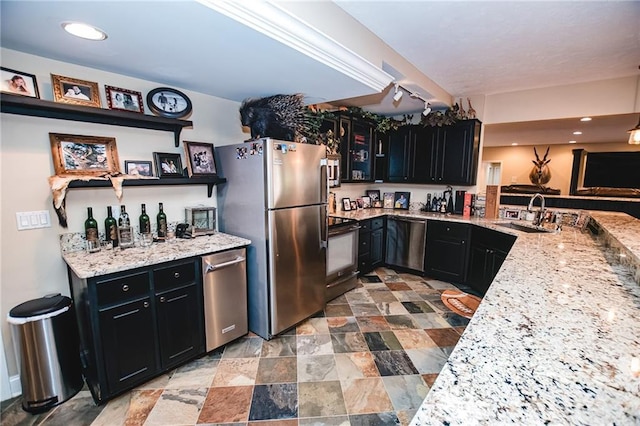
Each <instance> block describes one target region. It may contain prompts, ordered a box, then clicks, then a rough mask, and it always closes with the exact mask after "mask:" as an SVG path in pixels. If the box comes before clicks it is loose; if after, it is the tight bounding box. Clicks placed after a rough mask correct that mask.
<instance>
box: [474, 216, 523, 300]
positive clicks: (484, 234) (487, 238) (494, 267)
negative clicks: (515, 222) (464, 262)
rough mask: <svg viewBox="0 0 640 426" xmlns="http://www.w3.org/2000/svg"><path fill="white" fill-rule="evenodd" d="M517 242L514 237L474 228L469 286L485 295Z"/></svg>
mask: <svg viewBox="0 0 640 426" xmlns="http://www.w3.org/2000/svg"><path fill="white" fill-rule="evenodd" d="M515 240H516V237H515V236H513V235H509V234H505V233H503V232H499V231H494V230H492V229H488V228H484V227H480V226H473V229H472V231H471V249H470V253H469V270H468V276H467V284H469V286H471V287H472V288H473V289H474V290H476V291H478V292H479V293H480V294H483V295H484V293H485V292H486V291H487V289H488V288H489V286H490V285H491V283H492V282H493V279H494V278H495V276H496V274H497V273H498V271H499V270H500V267H501V266H502V263H503V262H504V260H505V259H506V258H507V254H508V253H509V250H511V247H512V246H513V243H514V242H515Z"/></svg>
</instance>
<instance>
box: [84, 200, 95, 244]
mask: <svg viewBox="0 0 640 426" xmlns="http://www.w3.org/2000/svg"><path fill="white" fill-rule="evenodd" d="M87 216H88V217H87V220H85V221H84V234H85V236H86V237H87V241H98V222H97V221H96V220H95V219H94V218H93V208H91V207H87Z"/></svg>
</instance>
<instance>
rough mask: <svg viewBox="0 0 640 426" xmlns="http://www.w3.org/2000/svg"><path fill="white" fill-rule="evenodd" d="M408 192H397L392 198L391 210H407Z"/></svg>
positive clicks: (409, 195) (409, 196)
mask: <svg viewBox="0 0 640 426" xmlns="http://www.w3.org/2000/svg"><path fill="white" fill-rule="evenodd" d="M410 198H411V193H410V192H402V191H398V192H396V193H395V195H394V197H393V208H394V209H399V210H409V199H410Z"/></svg>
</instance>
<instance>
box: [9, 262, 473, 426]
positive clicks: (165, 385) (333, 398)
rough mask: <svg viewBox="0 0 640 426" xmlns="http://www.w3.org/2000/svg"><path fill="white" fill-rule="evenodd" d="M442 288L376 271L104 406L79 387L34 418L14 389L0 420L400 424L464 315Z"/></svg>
mask: <svg viewBox="0 0 640 426" xmlns="http://www.w3.org/2000/svg"><path fill="white" fill-rule="evenodd" d="M450 288H454V289H455V288H456V287H455V286H453V285H451V284H448V283H445V282H442V281H437V280H432V279H428V278H425V277H420V276H416V275H411V274H404V273H397V272H395V271H393V270H391V269H387V268H378V269H376V270H375V271H374V272H373V273H370V274H369V275H365V276H362V277H361V278H360V279H359V285H358V288H356V289H354V290H351V291H350V292H348V293H345V294H344V295H342V296H340V297H338V298H336V299H334V300H332V301H331V302H330V303H329V304H328V305H327V307H326V309H325V310H324V311H323V312H320V313H318V314H317V315H316V316H314V317H313V318H309V319H308V320H306V321H304V322H302V323H301V324H299V325H298V326H297V327H295V328H294V329H292V330H290V331H288V332H285V333H283V334H282V335H279V336H278V337H276V338H274V339H272V340H270V341H265V340H263V339H262V338H260V337H257V336H255V335H253V334H251V333H250V334H249V335H248V336H245V337H243V338H241V339H238V340H236V341H234V342H232V343H230V344H228V345H226V346H225V347H222V348H219V349H218V350H215V351H213V352H211V353H209V354H207V355H206V356H203V357H201V358H199V359H196V360H194V361H192V362H190V363H188V364H185V365H183V366H181V367H179V368H176V369H175V370H173V371H171V372H169V373H167V374H164V375H162V376H160V377H158V378H156V379H154V380H151V381H150V382H147V383H145V384H143V385H142V386H140V387H138V388H136V389H134V390H131V391H130V392H127V393H126V394H124V395H122V396H119V397H117V398H115V399H113V400H111V401H109V402H108V403H107V404H105V405H103V406H96V405H95V404H94V402H93V400H92V398H91V395H90V393H89V391H88V390H86V387H85V389H83V390H81V391H80V392H79V393H78V394H77V395H76V396H74V397H73V398H72V399H70V400H69V401H67V402H65V403H64V404H61V405H60V406H58V407H55V408H54V409H52V410H50V411H48V412H46V413H43V414H39V415H31V414H28V413H26V412H24V411H23V410H22V409H21V407H20V403H21V401H20V398H19V397H18V398H14V399H12V400H9V401H5V402H3V403H2V413H1V414H2V417H1V419H0V423H1V424H2V425H3V426H9V425H47V426H50V425H64V426H75V425H92V426H97V425H109V426H111V425H196V424H208V425H212V424H213V425H216V424H233V425H263V424H264V425H269V426H276V425H277V426H289V425H300V426H311V425H354V426H356V425H397V424H401V425H407V424H409V423H410V422H411V419H412V418H413V415H414V414H415V412H416V410H417V409H418V407H419V406H420V404H421V403H422V401H423V399H424V398H425V396H426V395H427V392H428V391H429V387H430V386H431V385H432V384H433V382H434V381H435V379H436V377H437V376H438V373H439V372H440V370H441V369H442V367H443V365H444V363H445V362H446V361H447V358H448V356H449V354H450V353H451V351H452V350H453V347H454V346H455V344H456V343H457V341H458V339H459V338H460V335H461V334H462V332H463V331H464V328H465V326H466V325H467V323H468V322H469V320H468V319H466V318H463V317H461V316H459V315H457V314H455V313H453V312H451V311H450V310H449V309H447V308H446V307H445V305H444V304H443V303H442V301H441V300H440V292H441V291H444V290H446V289H450ZM458 288H460V289H461V290H463V291H468V292H470V293H473V292H472V291H471V290H470V289H469V288H465V287H460V286H458Z"/></svg>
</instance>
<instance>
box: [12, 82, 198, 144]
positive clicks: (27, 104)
mask: <svg viewBox="0 0 640 426" xmlns="http://www.w3.org/2000/svg"><path fill="white" fill-rule="evenodd" d="M0 110H1V111H2V112H4V113H8V114H18V115H28V116H32V117H45V118H55V119H60V120H71V121H83V122H86V123H99V124H111V125H114V126H125V127H133V128H138V129H151V130H161V131H167V132H172V133H173V134H174V143H175V146H176V147H178V146H179V145H180V133H181V132H182V129H183V128H185V127H193V122H191V121H188V120H178V119H175V118H166V117H157V116H155V115H145V114H140V113H136V112H130V111H117V110H110V109H104V108H93V107H88V106H83V105H71V104H64V103H60V102H52V101H45V100H43V99H37V98H30V97H28V96H20V95H11V94H5V93H3V94H2V98H0Z"/></svg>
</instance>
